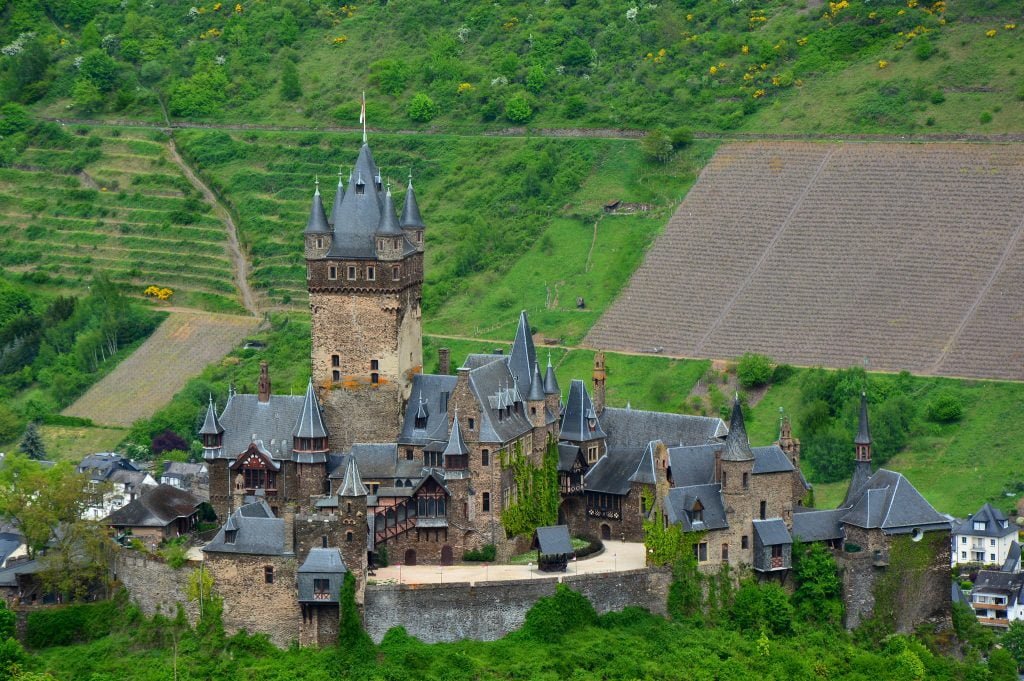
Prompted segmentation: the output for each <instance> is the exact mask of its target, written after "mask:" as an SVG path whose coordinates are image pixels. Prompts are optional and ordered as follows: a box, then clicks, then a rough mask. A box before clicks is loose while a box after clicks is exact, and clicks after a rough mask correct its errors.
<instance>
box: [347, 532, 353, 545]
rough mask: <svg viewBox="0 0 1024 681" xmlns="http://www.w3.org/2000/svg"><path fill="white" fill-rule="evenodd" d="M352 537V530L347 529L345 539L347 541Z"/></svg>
mask: <svg viewBox="0 0 1024 681" xmlns="http://www.w3.org/2000/svg"><path fill="white" fill-rule="evenodd" d="M352 537H353V535H352V531H351V530H349V531H348V532H346V533H345V541H347V542H350V541H352Z"/></svg>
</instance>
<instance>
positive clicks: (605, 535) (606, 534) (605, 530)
mask: <svg viewBox="0 0 1024 681" xmlns="http://www.w3.org/2000/svg"><path fill="white" fill-rule="evenodd" d="M611 538H612V528H611V526H610V525H609V524H608V523H601V539H611Z"/></svg>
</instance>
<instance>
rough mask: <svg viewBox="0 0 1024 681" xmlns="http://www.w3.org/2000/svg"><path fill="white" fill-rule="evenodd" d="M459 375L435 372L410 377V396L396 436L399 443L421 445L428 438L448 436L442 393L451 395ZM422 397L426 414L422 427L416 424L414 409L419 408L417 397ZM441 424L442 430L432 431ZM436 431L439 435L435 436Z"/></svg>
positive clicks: (437, 428)
mask: <svg viewBox="0 0 1024 681" xmlns="http://www.w3.org/2000/svg"><path fill="white" fill-rule="evenodd" d="M458 380H459V378H458V376H444V375H438V374H416V375H415V376H413V378H412V392H411V393H410V394H411V395H412V399H410V400H409V403H408V404H407V405H406V406H405V419H404V420H403V421H402V432H401V433H400V434H399V436H398V442H399V443H400V444H409V445H424V444H426V443H427V442H428V441H429V440H431V439H434V440H437V439H440V438H444V439H445V440H447V437H448V409H447V407H448V404H447V399H446V398H445V396H444V393H447V394H448V395H449V396H451V394H452V392H453V391H454V390H455V384H456V383H457V382H458ZM421 399H422V400H424V405H423V407H424V409H425V411H426V414H427V424H426V427H425V428H417V427H416V413H417V411H419V409H420V400H421ZM440 428H443V429H444V432H439V433H436V434H435V431H438V430H439V429H440ZM435 435H439V436H440V438H439V437H435Z"/></svg>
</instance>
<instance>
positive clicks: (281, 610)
mask: <svg viewBox="0 0 1024 681" xmlns="http://www.w3.org/2000/svg"><path fill="white" fill-rule="evenodd" d="M267 567H272V568H273V569H274V581H273V583H272V584H268V583H267V581H266V578H265V572H264V571H265V569H266V568H267ZM296 568H297V565H296V560H295V559H294V558H286V557H278V556H243V555H238V556H232V555H226V556H223V557H222V556H217V555H211V556H207V559H206V569H207V570H208V571H209V572H210V574H211V575H212V576H213V590H214V592H215V593H216V594H217V595H219V596H220V597H221V598H223V599H224V629H225V631H227V632H228V633H229V634H233V633H235V632H236V631H238V630H239V629H245V630H246V631H249V632H250V633H255V632H260V633H264V634H266V635H267V636H269V637H270V640H271V641H273V643H274V645H276V646H278V647H281V648H284V647H287V646H288V645H289V644H290V643H291V642H292V641H298V640H299V624H300V622H301V613H300V610H299V603H298V600H297V598H298V592H297V591H296V587H295V570H296Z"/></svg>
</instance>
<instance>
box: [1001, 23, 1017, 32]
mask: <svg viewBox="0 0 1024 681" xmlns="http://www.w3.org/2000/svg"><path fill="white" fill-rule="evenodd" d="M1015 28H1017V24H1005V25H1003V29H1005V30H1007V31H1012V30H1013V29H1015Z"/></svg>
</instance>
